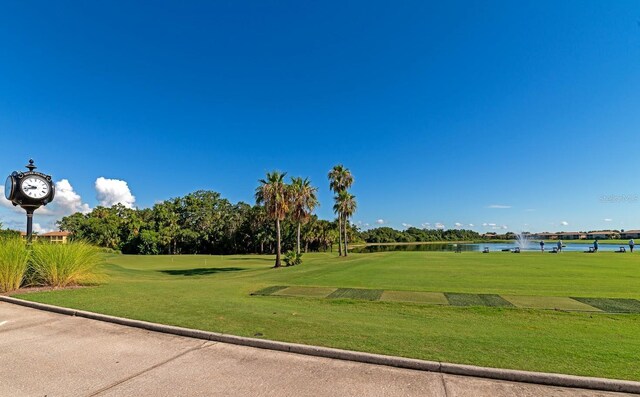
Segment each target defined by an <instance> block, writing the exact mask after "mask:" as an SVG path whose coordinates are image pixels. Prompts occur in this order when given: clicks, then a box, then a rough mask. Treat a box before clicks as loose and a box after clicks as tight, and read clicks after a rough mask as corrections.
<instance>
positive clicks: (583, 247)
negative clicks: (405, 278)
mask: <svg viewBox="0 0 640 397" xmlns="http://www.w3.org/2000/svg"><path fill="white" fill-rule="evenodd" d="M621 246H624V247H625V248H626V250H627V252H628V251H629V246H628V245H620V244H602V243H600V244H599V245H598V251H608V252H612V251H617V250H619V249H620V247H621ZM485 247H487V248H489V252H501V251H502V250H506V249H514V248H516V247H517V245H516V244H515V243H480V244H451V243H437V244H399V245H369V246H366V247H354V248H351V249H350V251H351V252H354V253H367V252H386V251H439V252H442V251H456V250H457V249H458V248H459V249H460V250H461V251H475V252H481V251H483V250H484V249H485ZM554 247H556V243H552V242H547V243H545V245H544V250H545V252H546V251H551V250H552V249H553V248H554ZM589 247H593V241H591V242H589V243H567V244H565V245H564V246H563V247H562V250H563V251H571V252H582V251H588V250H589ZM526 251H538V252H539V251H540V242H539V241H538V242H536V241H532V242H530V243H529V247H528V248H527V249H526Z"/></svg>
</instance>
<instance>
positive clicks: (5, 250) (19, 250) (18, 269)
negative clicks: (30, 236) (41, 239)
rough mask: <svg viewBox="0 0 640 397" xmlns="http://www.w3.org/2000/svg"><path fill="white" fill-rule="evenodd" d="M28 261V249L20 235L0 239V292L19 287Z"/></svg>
mask: <svg viewBox="0 0 640 397" xmlns="http://www.w3.org/2000/svg"><path fill="white" fill-rule="evenodd" d="M28 263H29V249H28V248H27V244H26V243H25V242H24V241H22V239H21V238H20V237H18V238H6V239H0V292H9V291H13V290H16V289H18V288H20V285H22V279H23V277H24V274H25V272H26V270H27V266H28Z"/></svg>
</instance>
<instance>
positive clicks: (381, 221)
mask: <svg viewBox="0 0 640 397" xmlns="http://www.w3.org/2000/svg"><path fill="white" fill-rule="evenodd" d="M376 223H377V224H378V225H384V219H378V220H377V221H376Z"/></svg>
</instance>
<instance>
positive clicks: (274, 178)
mask: <svg viewBox="0 0 640 397" xmlns="http://www.w3.org/2000/svg"><path fill="white" fill-rule="evenodd" d="M286 175H287V173H286V172H280V171H273V172H267V178H266V179H260V180H259V182H260V186H258V187H257V188H256V204H258V205H260V204H264V208H265V211H266V213H267V216H268V217H269V218H271V219H273V220H275V221H276V241H277V245H276V264H275V266H274V267H280V266H281V264H280V252H281V244H280V221H281V220H283V219H284V218H285V216H286V215H287V212H289V186H288V185H287V184H286V183H285V182H284V177H285V176H286Z"/></svg>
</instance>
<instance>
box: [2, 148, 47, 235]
mask: <svg viewBox="0 0 640 397" xmlns="http://www.w3.org/2000/svg"><path fill="white" fill-rule="evenodd" d="M26 167H27V169H28V170H29V171H27V172H18V171H14V172H12V173H11V175H9V176H8V177H7V181H6V182H5V184H4V195H5V197H6V198H7V200H9V201H11V203H12V204H13V205H16V206H17V205H19V206H20V207H22V208H23V209H24V210H25V211H27V240H28V241H31V236H32V234H33V212H34V211H35V210H37V209H38V208H40V207H41V206H43V205H47V204H49V203H50V202H51V201H53V198H54V196H55V194H56V188H55V185H54V184H53V182H52V181H51V175H46V174H43V173H41V172H37V171H34V170H35V169H36V168H38V167H36V166H35V165H34V164H33V160H29V165H27V166H26Z"/></svg>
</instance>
